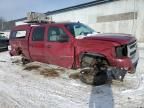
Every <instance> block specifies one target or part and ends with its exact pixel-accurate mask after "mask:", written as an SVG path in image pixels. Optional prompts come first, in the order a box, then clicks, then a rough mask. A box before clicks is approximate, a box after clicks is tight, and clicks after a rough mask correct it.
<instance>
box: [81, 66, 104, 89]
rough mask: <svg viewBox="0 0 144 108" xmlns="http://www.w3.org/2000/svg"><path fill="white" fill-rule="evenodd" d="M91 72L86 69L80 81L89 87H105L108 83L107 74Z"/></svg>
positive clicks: (82, 72)
mask: <svg viewBox="0 0 144 108" xmlns="http://www.w3.org/2000/svg"><path fill="white" fill-rule="evenodd" d="M95 73H97V72H95V71H93V72H90V70H89V69H84V70H82V71H81V72H80V80H81V81H82V82H84V83H86V84H89V85H96V86H98V85H103V84H105V83H106V81H107V75H106V73H105V72H99V73H97V74H95Z"/></svg>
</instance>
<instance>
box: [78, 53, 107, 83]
mask: <svg viewBox="0 0 144 108" xmlns="http://www.w3.org/2000/svg"><path fill="white" fill-rule="evenodd" d="M105 65H108V63H107V61H106V59H104V58H102V57H95V56H91V55H85V56H83V57H82V60H81V68H84V69H82V70H81V71H80V80H81V81H82V82H84V83H86V84H90V85H102V84H105V83H106V82H107V80H108V78H107V73H106V71H104V70H101V68H103V67H104V66H105ZM86 67H89V68H86Z"/></svg>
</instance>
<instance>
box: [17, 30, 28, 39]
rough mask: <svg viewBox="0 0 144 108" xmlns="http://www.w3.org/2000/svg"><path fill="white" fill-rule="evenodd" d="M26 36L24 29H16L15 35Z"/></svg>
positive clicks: (18, 36)
mask: <svg viewBox="0 0 144 108" xmlns="http://www.w3.org/2000/svg"><path fill="white" fill-rule="evenodd" d="M25 36H26V31H17V32H16V37H17V38H20V37H25Z"/></svg>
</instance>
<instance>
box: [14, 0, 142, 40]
mask: <svg viewBox="0 0 144 108" xmlns="http://www.w3.org/2000/svg"><path fill="white" fill-rule="evenodd" d="M143 11H144V0H95V1H93V2H89V3H84V4H81V5H77V6H72V7H68V8H64V9H60V10H55V11H50V12H47V13H46V14H47V15H48V16H52V19H53V20H54V21H56V22H59V21H75V22H78V21H79V22H82V23H85V24H87V25H89V26H91V27H92V28H94V29H95V30H96V31H98V32H112V33H130V34H133V35H135V36H136V37H137V39H138V41H139V42H144V32H143V29H144V12H143ZM24 19H25V18H23V19H22V20H21V19H19V20H17V22H16V24H18V23H22V21H23V20H24Z"/></svg>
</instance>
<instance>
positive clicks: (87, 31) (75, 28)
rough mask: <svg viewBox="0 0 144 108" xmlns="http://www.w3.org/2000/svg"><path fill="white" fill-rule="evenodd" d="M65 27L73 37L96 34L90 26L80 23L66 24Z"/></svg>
mask: <svg viewBox="0 0 144 108" xmlns="http://www.w3.org/2000/svg"><path fill="white" fill-rule="evenodd" d="M65 27H66V28H67V29H68V30H69V31H70V32H71V34H73V35H74V36H75V37H81V36H89V35H93V34H96V32H95V31H94V30H93V29H91V28H90V27H88V26H86V25H84V24H82V23H71V24H66V25H65Z"/></svg>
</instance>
